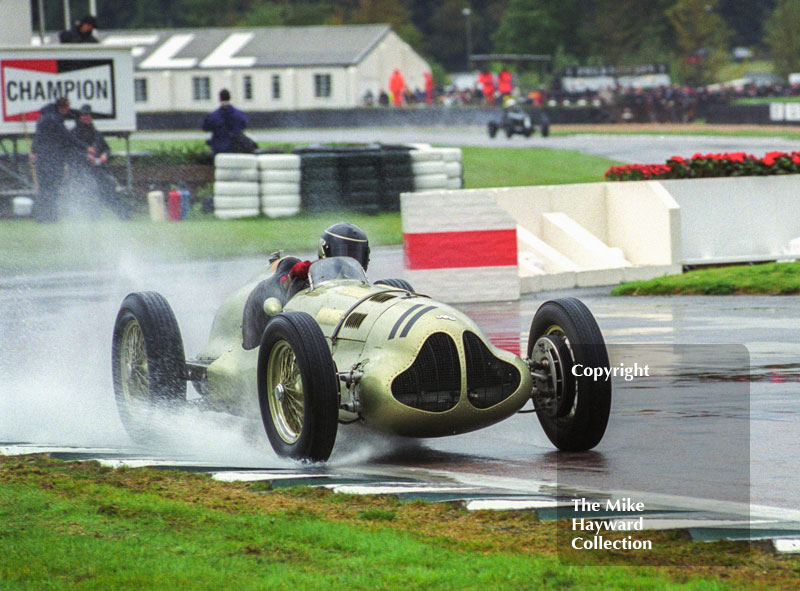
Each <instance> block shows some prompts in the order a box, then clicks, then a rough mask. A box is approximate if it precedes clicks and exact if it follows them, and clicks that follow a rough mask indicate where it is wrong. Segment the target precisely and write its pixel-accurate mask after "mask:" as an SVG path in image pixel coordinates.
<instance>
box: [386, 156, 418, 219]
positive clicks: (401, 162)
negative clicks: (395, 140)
mask: <svg viewBox="0 0 800 591" xmlns="http://www.w3.org/2000/svg"><path fill="white" fill-rule="evenodd" d="M381 164H382V169H381V180H382V182H383V187H382V196H383V209H384V211H399V210H400V193H412V192H413V191H414V173H413V172H412V170H411V155H410V154H409V151H408V150H391V151H386V152H383V153H382V155H381Z"/></svg>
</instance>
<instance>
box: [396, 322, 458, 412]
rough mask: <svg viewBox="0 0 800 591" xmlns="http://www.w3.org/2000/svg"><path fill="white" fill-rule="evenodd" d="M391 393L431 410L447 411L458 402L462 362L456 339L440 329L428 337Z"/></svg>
mask: <svg viewBox="0 0 800 591" xmlns="http://www.w3.org/2000/svg"><path fill="white" fill-rule="evenodd" d="M392 395H393V396H394V397H395V398H396V399H397V400H398V401H399V402H402V403H403V404H405V405H406V406H410V407H412V408H416V409H419V410H426V411H428V412H444V411H446V410H450V409H451V408H453V407H454V406H455V405H456V404H458V399H459V397H460V395H461V364H460V363H459V361H458V349H457V348H456V344H455V343H454V342H453V339H451V338H450V337H449V336H447V335H446V334H444V333H441V332H437V333H434V334H432V335H431V336H430V337H428V340H426V341H425V344H423V345H422V349H421V350H420V352H419V355H417V359H416V360H415V361H414V364H413V365H412V366H411V367H409V368H408V369H407V370H406V371H404V372H403V373H401V374H400V375H399V376H397V377H396V378H395V379H394V382H392Z"/></svg>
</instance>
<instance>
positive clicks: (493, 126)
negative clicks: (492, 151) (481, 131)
mask: <svg viewBox="0 0 800 591" xmlns="http://www.w3.org/2000/svg"><path fill="white" fill-rule="evenodd" d="M488 127H489V137H490V138H494V136H496V135H497V123H495V122H494V121H491V122H489V126H488Z"/></svg>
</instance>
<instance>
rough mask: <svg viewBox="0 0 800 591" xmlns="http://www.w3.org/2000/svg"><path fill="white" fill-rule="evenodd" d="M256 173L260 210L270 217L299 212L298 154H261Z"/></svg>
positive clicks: (299, 176) (258, 157)
mask: <svg viewBox="0 0 800 591" xmlns="http://www.w3.org/2000/svg"><path fill="white" fill-rule="evenodd" d="M257 159H258V175H259V180H260V182H261V210H262V211H263V212H264V215H266V216H267V217H270V218H279V217H287V216H291V215H297V214H298V213H299V212H300V202H301V199H300V178H301V175H300V156H298V155H296V154H261V155H259V156H257Z"/></svg>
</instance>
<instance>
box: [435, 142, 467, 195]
mask: <svg viewBox="0 0 800 591" xmlns="http://www.w3.org/2000/svg"><path fill="white" fill-rule="evenodd" d="M437 149H438V151H439V152H440V153H441V154H442V160H443V161H444V171H445V174H447V188H448V189H461V188H462V187H463V186H464V167H463V166H462V164H461V148H437Z"/></svg>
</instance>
